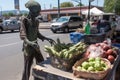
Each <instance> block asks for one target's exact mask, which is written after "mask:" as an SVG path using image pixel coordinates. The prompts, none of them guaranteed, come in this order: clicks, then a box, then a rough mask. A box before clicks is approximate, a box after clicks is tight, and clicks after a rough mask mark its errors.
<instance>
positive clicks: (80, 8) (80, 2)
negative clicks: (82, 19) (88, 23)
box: [80, 0, 81, 16]
mask: <svg viewBox="0 0 120 80" xmlns="http://www.w3.org/2000/svg"><path fill="white" fill-rule="evenodd" d="M80 16H81V0H80Z"/></svg>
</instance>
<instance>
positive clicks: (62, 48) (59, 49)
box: [45, 40, 87, 59]
mask: <svg viewBox="0 0 120 80" xmlns="http://www.w3.org/2000/svg"><path fill="white" fill-rule="evenodd" d="M86 47H87V45H86V44H85V43H83V42H79V43H77V44H75V45H72V44H65V43H61V42H60V40H58V41H57V44H56V45H54V46H52V47H49V46H47V45H45V51H46V52H48V53H49V54H50V55H54V56H57V57H59V58H62V59H71V58H72V57H74V56H76V55H78V54H82V53H83V52H85V51H86Z"/></svg>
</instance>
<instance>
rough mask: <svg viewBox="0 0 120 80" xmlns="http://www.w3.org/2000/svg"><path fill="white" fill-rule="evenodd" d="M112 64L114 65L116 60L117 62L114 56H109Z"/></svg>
mask: <svg viewBox="0 0 120 80" xmlns="http://www.w3.org/2000/svg"><path fill="white" fill-rule="evenodd" d="M107 59H108V60H109V61H110V62H111V63H113V62H114V60H115V58H114V56H112V55H108V58H107Z"/></svg>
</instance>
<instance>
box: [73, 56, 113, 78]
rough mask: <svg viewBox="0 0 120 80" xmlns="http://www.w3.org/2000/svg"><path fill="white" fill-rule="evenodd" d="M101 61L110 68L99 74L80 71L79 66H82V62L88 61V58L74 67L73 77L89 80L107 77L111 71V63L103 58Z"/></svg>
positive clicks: (81, 60)
mask: <svg viewBox="0 0 120 80" xmlns="http://www.w3.org/2000/svg"><path fill="white" fill-rule="evenodd" d="M101 59H102V60H103V61H104V62H105V64H107V66H108V69H107V70H105V71H99V72H86V71H78V70H77V66H79V65H81V64H82V62H84V61H87V60H88V58H82V59H80V60H79V61H77V62H76V63H75V64H74V66H73V67H72V69H73V75H74V76H75V77H83V78H87V79H97V80H100V79H103V78H104V77H105V76H106V74H107V73H108V72H109V70H110V69H111V63H110V62H109V61H108V60H107V59H105V58H101Z"/></svg>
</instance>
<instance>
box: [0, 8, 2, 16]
mask: <svg viewBox="0 0 120 80" xmlns="http://www.w3.org/2000/svg"><path fill="white" fill-rule="evenodd" d="M0 9H1V11H0V13H1V17H2V7H1V6H0Z"/></svg>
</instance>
